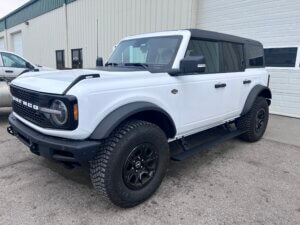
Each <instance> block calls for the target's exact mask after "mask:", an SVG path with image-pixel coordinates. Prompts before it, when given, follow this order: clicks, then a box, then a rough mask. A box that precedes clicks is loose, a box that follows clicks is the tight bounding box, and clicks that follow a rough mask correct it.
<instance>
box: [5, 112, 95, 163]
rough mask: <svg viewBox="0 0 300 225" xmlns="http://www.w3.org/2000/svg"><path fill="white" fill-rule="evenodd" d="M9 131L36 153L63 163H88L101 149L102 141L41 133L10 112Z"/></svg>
mask: <svg viewBox="0 0 300 225" xmlns="http://www.w3.org/2000/svg"><path fill="white" fill-rule="evenodd" d="M8 121H9V125H10V126H9V127H8V128H7V131H8V132H9V133H10V134H12V135H14V136H16V137H17V138H18V139H19V140H20V141H21V142H22V143H24V144H25V145H26V146H27V147H29V149H30V151H31V152H32V153H34V154H36V155H40V156H43V157H45V158H48V159H53V160H56V161H60V162H63V163H69V164H77V165H87V164H88V162H89V161H90V160H92V159H93V158H94V157H95V156H96V153H97V151H98V149H99V146H100V142H98V141H92V140H83V141H75V140H70V139H63V138H58V137H51V136H47V135H44V134H41V133H39V132H37V131H35V130H33V129H31V128H29V127H28V126H26V125H24V124H23V123H22V122H20V121H19V120H18V119H17V118H16V117H15V116H14V115H13V114H10V116H9V118H8Z"/></svg>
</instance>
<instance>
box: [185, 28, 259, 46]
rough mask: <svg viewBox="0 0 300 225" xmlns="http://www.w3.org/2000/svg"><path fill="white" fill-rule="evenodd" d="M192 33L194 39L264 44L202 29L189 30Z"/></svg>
mask: <svg viewBox="0 0 300 225" xmlns="http://www.w3.org/2000/svg"><path fill="white" fill-rule="evenodd" d="M187 30H189V31H190V32H191V35H192V36H191V37H192V38H204V39H212V40H220V41H228V42H236V43H242V44H252V45H260V46H262V44H261V43H260V42H259V41H255V40H252V39H248V38H242V37H238V36H234V35H230V34H223V33H218V32H214V31H208V30H201V29H187Z"/></svg>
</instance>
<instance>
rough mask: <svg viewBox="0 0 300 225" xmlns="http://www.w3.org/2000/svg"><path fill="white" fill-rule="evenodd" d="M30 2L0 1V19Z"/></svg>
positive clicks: (16, 0) (21, 0) (22, 0)
mask: <svg viewBox="0 0 300 225" xmlns="http://www.w3.org/2000/svg"><path fill="white" fill-rule="evenodd" d="M28 1H29V0H0V18H2V17H4V16H6V15H7V14H8V13H10V12H11V11H13V10H15V9H16V8H18V7H20V6H21V5H23V4H24V3H26V2H28Z"/></svg>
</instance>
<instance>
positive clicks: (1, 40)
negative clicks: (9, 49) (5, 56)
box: [0, 38, 4, 50]
mask: <svg viewBox="0 0 300 225" xmlns="http://www.w3.org/2000/svg"><path fill="white" fill-rule="evenodd" d="M0 50H4V38H0Z"/></svg>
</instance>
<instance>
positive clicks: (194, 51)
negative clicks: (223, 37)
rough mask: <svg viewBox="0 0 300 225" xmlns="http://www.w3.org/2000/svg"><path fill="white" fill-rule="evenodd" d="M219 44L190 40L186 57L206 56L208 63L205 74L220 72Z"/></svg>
mask: <svg viewBox="0 0 300 225" xmlns="http://www.w3.org/2000/svg"><path fill="white" fill-rule="evenodd" d="M219 48H220V47H219V43H218V42H214V41H204V40H196V39H195V40H193V39H192V40H190V42H189V45H188V47H187V51H186V56H204V57H205V61H206V68H205V73H219V72H220V49H219Z"/></svg>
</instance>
